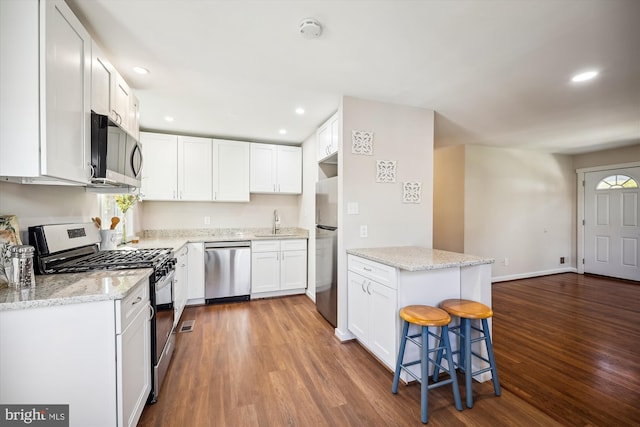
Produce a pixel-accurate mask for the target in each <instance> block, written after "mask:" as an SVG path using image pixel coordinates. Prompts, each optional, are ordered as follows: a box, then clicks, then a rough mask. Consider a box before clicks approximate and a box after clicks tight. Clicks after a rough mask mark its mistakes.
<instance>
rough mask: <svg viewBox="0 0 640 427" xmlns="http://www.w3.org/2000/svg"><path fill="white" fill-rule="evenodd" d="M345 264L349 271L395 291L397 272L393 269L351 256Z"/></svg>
mask: <svg viewBox="0 0 640 427" xmlns="http://www.w3.org/2000/svg"><path fill="white" fill-rule="evenodd" d="M347 263H348V266H347V268H348V269H349V271H353V272H355V273H358V274H360V275H362V276H364V277H366V278H367V279H370V280H374V281H376V282H378V283H380V284H382V285H384V286H387V287H389V288H393V289H396V287H397V285H396V283H397V272H396V269H395V268H394V267H390V266H388V265H384V264H380V263H378V262H375V261H369V260H368V259H364V258H360V257H357V256H353V255H349V256H348V257H347Z"/></svg>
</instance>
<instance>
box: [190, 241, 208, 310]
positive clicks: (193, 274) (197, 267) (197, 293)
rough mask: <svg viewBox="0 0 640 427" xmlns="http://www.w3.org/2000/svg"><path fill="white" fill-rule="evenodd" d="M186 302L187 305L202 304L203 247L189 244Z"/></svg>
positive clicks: (198, 244)
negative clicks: (187, 302)
mask: <svg viewBox="0 0 640 427" xmlns="http://www.w3.org/2000/svg"><path fill="white" fill-rule="evenodd" d="M188 247H189V251H188V253H187V259H188V267H189V269H188V272H187V275H188V277H187V278H188V282H189V285H188V287H187V289H188V290H187V300H188V301H189V303H193V304H202V303H204V245H203V244H202V243H189V244H188Z"/></svg>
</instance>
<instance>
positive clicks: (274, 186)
mask: <svg viewBox="0 0 640 427" xmlns="http://www.w3.org/2000/svg"><path fill="white" fill-rule="evenodd" d="M273 192H274V193H275V192H276V185H275V184H273Z"/></svg>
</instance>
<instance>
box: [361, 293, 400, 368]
mask: <svg viewBox="0 0 640 427" xmlns="http://www.w3.org/2000/svg"><path fill="white" fill-rule="evenodd" d="M366 289H367V294H369V326H370V329H369V343H370V348H371V351H373V353H374V354H375V355H376V356H378V358H380V360H382V361H383V362H385V363H386V364H387V366H389V367H391V368H393V367H394V362H395V359H396V328H397V319H396V306H397V294H396V290H395V289H391V288H388V287H386V286H383V285H381V284H379V283H377V282H373V281H370V282H369V285H368V286H367V288H366Z"/></svg>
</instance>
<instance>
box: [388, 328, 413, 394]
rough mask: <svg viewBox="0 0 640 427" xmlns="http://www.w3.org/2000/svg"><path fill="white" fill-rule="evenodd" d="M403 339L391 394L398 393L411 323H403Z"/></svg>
mask: <svg viewBox="0 0 640 427" xmlns="http://www.w3.org/2000/svg"><path fill="white" fill-rule="evenodd" d="M402 323H403V326H402V338H401V339H400V350H399V351H398V360H397V361H396V373H395V375H394V376H393V387H391V392H392V393H393V394H396V393H398V381H399V380H400V371H401V370H402V360H403V359H404V348H405V347H406V345H407V335H408V334H409V322H407V321H406V320H403V321H402Z"/></svg>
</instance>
